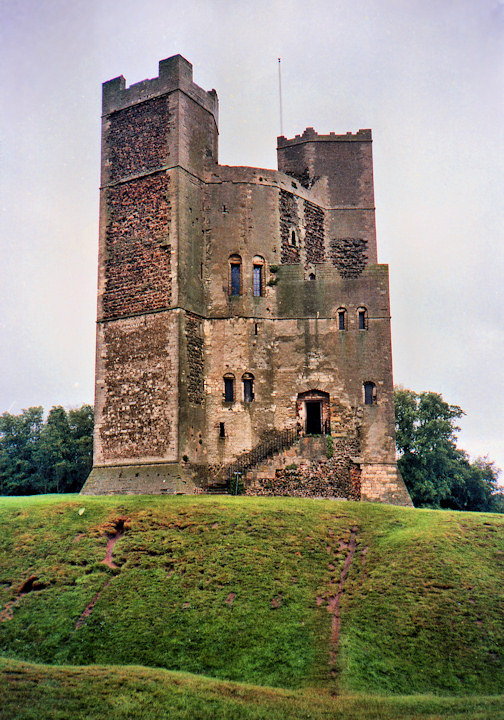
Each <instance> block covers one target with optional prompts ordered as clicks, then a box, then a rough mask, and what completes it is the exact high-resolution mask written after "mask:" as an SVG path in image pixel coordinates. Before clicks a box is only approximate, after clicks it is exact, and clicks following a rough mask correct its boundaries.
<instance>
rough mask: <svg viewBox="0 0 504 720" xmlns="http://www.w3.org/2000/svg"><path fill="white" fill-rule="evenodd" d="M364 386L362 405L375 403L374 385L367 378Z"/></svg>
mask: <svg viewBox="0 0 504 720" xmlns="http://www.w3.org/2000/svg"><path fill="white" fill-rule="evenodd" d="M363 388H364V405H374V404H375V403H376V385H375V384H374V382H371V381H370V380H368V381H367V382H365V383H364V385H363Z"/></svg>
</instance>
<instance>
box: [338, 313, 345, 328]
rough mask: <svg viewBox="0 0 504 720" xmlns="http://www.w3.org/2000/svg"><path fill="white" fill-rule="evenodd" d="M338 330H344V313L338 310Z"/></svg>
mask: <svg viewBox="0 0 504 720" xmlns="http://www.w3.org/2000/svg"><path fill="white" fill-rule="evenodd" d="M338 329H339V330H344V329H345V311H344V310H340V311H339V313H338Z"/></svg>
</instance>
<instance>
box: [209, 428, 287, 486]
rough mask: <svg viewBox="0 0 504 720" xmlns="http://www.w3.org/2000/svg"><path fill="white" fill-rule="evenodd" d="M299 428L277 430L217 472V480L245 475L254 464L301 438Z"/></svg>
mask: <svg viewBox="0 0 504 720" xmlns="http://www.w3.org/2000/svg"><path fill="white" fill-rule="evenodd" d="M299 435H300V434H299V430H298V428H287V429H286V430H276V431H273V434H272V435H271V436H270V437H269V438H268V440H263V441H262V442H260V443H259V444H258V445H256V446H255V447H253V448H252V450H248V451H247V452H244V453H242V454H241V455H239V456H238V457H237V458H236V460H233V462H232V463H230V464H229V465H226V466H225V467H223V468H221V470H220V471H219V472H218V473H217V476H216V477H215V478H214V481H215V480H217V481H218V480H221V481H225V482H230V481H231V480H234V479H235V478H236V475H237V474H238V475H239V476H240V475H243V474H244V473H245V471H246V470H249V469H250V468H251V467H253V466H254V465H257V464H258V463H260V462H262V461H263V460H266V458H268V457H271V455H275V454H276V453H278V452H280V451H281V450H283V449H284V448H286V447H290V446H291V445H293V444H294V443H295V442H296V441H297V440H298V438H299Z"/></svg>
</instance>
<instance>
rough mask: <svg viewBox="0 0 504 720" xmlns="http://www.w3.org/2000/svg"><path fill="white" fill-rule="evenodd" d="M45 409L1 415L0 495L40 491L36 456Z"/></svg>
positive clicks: (33, 408)
mask: <svg viewBox="0 0 504 720" xmlns="http://www.w3.org/2000/svg"><path fill="white" fill-rule="evenodd" d="M42 416H43V410H42V408H41V407H31V408H28V410H23V412H22V413H21V414H20V415H11V413H8V412H6V413H4V414H3V415H1V416H0V492H1V493H2V495H31V494H33V493H35V492H39V491H38V490H37V489H36V488H38V486H39V485H40V481H41V477H40V475H39V468H38V464H37V460H36V457H35V454H36V449H37V446H38V443H39V440H40V433H41V430H42V424H43V419H42Z"/></svg>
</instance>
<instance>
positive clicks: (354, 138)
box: [277, 127, 372, 149]
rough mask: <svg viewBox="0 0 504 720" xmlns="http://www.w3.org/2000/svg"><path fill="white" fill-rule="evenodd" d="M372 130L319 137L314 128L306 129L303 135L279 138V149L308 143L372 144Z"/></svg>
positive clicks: (332, 133)
mask: <svg viewBox="0 0 504 720" xmlns="http://www.w3.org/2000/svg"><path fill="white" fill-rule="evenodd" d="M371 141H372V138H371V130H358V131H357V132H356V133H351V132H347V133H345V134H344V135H336V133H334V132H330V133H329V135H319V134H318V133H317V132H316V131H315V130H314V129H313V128H312V127H309V128H306V130H305V131H304V133H303V134H302V135H295V137H293V138H291V139H288V138H286V137H285V136H284V135H280V137H278V138H277V149H279V148H283V147H290V146H292V145H302V144H303V143H307V142H371Z"/></svg>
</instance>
